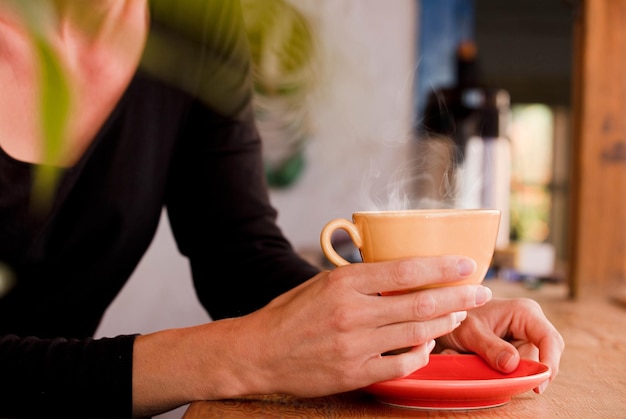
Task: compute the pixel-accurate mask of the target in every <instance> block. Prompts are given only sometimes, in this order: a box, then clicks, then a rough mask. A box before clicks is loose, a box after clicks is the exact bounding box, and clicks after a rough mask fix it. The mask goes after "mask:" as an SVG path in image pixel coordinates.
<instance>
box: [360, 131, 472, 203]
mask: <svg viewBox="0 0 626 419" xmlns="http://www.w3.org/2000/svg"><path fill="white" fill-rule="evenodd" d="M404 152H406V153H407V154H408V155H409V156H411V157H409V158H407V157H405V158H404V159H402V161H403V162H404V163H402V164H400V165H399V166H398V167H397V168H396V169H395V170H394V171H393V172H392V173H391V174H390V176H389V178H387V179H385V178H384V174H383V173H381V171H380V170H376V169H375V168H370V171H369V173H368V174H367V175H366V176H364V178H363V182H362V185H361V196H362V199H363V203H362V206H361V207H362V208H365V209H367V210H407V209H434V208H454V207H459V206H462V205H463V204H462V202H461V201H462V200H461V192H460V191H461V186H462V185H463V181H464V180H465V179H464V173H463V169H462V168H461V166H460V165H459V164H457V161H458V156H459V148H458V146H457V145H456V144H455V143H454V141H453V140H452V139H451V138H448V137H445V136H434V135H428V136H426V135H425V136H424V137H423V138H419V139H417V140H416V139H413V140H412V141H411V142H410V143H409V144H405V149H404ZM465 181H466V184H465V185H464V186H463V188H464V189H468V188H469V189H471V188H476V187H477V186H479V184H480V181H479V179H475V181H474V182H472V183H468V182H467V180H465Z"/></svg>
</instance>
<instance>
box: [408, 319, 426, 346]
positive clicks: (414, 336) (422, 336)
mask: <svg viewBox="0 0 626 419" xmlns="http://www.w3.org/2000/svg"><path fill="white" fill-rule="evenodd" d="M409 325H410V326H409V327H408V331H407V335H408V336H407V339H408V342H410V343H411V345H420V344H422V343H424V342H426V341H427V340H428V331H427V330H426V325H425V324H424V323H422V322H414V323H409Z"/></svg>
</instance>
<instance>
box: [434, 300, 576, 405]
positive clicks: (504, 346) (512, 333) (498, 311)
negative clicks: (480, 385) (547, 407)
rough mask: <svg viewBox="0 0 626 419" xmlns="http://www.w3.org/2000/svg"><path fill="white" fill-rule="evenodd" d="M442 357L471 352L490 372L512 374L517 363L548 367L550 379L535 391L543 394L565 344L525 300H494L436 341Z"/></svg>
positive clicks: (532, 304) (558, 334)
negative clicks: (449, 354)
mask: <svg viewBox="0 0 626 419" xmlns="http://www.w3.org/2000/svg"><path fill="white" fill-rule="evenodd" d="M437 345H438V349H442V353H457V352H473V353H476V354H478V355H480V356H481V357H482V358H483V359H485V361H486V362H487V363H488V364H489V365H491V366H492V367H493V368H495V369H497V370H499V371H502V372H505V373H506V372H511V371H513V370H515V369H516V368H517V366H518V365H519V362H520V359H521V358H525V359H531V360H535V361H541V362H543V363H545V364H547V365H549V366H550V368H551V370H552V372H551V375H550V379H549V380H548V381H546V382H544V383H542V384H541V385H540V386H539V387H537V388H535V389H534V391H535V392H536V393H539V394H541V393H543V391H544V390H545V389H546V387H547V386H548V384H549V383H550V382H551V381H552V380H553V379H554V377H556V375H557V374H558V371H559V362H560V359H561V354H562V353H563V349H564V347H565V343H564V341H563V338H562V337H561V335H560V333H559V332H558V331H557V330H556V328H555V327H554V326H553V325H552V323H550V321H548V319H547V318H546V316H545V315H544V313H543V311H542V309H541V307H540V306H539V304H538V303H537V302H536V301H534V300H531V299H528V298H516V299H500V298H496V299H493V300H492V301H490V302H489V303H488V304H486V305H484V306H483V307H479V308H477V309H475V310H472V311H471V312H468V316H467V319H465V321H463V324H462V325H461V326H460V327H458V328H457V329H455V330H454V331H453V332H451V333H450V334H448V335H445V336H443V337H441V338H439V339H437Z"/></svg>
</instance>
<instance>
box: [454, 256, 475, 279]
mask: <svg viewBox="0 0 626 419" xmlns="http://www.w3.org/2000/svg"><path fill="white" fill-rule="evenodd" d="M457 267H458V269H459V275H461V276H467V275H471V274H473V273H474V271H475V270H476V262H474V260H473V259H460V260H459V262H458V264H457Z"/></svg>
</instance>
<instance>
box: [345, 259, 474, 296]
mask: <svg viewBox="0 0 626 419" xmlns="http://www.w3.org/2000/svg"><path fill="white" fill-rule="evenodd" d="M336 269H342V270H344V269H345V270H346V271H348V270H350V272H349V275H348V276H349V277H350V278H351V281H352V286H353V287H354V289H356V290H357V291H358V292H360V293H362V294H365V295H372V294H378V293H388V292H396V291H408V290H412V289H415V288H420V287H424V286H428V285H434V284H446V283H451V282H456V281H461V280H463V279H466V278H467V277H468V276H469V275H471V274H472V273H474V271H475V270H476V262H474V260H472V259H470V258H467V257H464V256H433V257H423V258H408V259H400V260H395V261H388V262H375V263H354V264H351V265H346V266H342V267H339V268H336ZM344 273H345V272H344Z"/></svg>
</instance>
